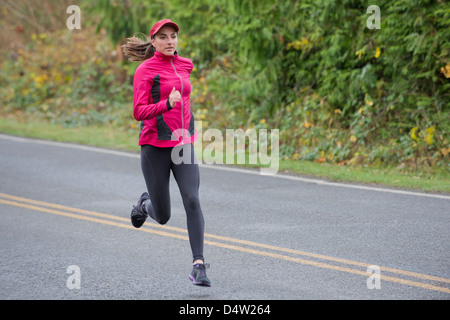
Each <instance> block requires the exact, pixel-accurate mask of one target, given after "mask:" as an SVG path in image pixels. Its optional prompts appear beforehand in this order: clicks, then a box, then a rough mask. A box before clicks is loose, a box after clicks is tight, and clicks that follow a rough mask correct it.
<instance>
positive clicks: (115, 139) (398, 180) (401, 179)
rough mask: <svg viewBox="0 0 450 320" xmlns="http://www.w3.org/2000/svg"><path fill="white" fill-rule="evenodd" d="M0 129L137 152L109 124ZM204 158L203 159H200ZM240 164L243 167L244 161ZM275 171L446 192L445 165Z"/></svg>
mask: <svg viewBox="0 0 450 320" xmlns="http://www.w3.org/2000/svg"><path fill="white" fill-rule="evenodd" d="M0 133H4V134H10V135H16V136H23V137H29V138H35V139H45V140H53V141H60V142H70V143H77V144H84V145H91V146H96V147H102V148H108V149H115V150H123V151H130V152H139V147H138V145H137V139H138V134H137V133H136V132H124V131H122V130H119V129H117V128H115V127H113V126H98V127H94V126H91V127H75V128H65V127H62V126H60V125H56V124H52V123H46V122H39V121H33V122H29V121H28V122H24V121H20V120H17V119H14V118H11V117H0ZM197 152H198V150H197ZM206 160H207V159H203V162H206ZM240 166H244V167H246V166H245V165H240ZM278 172H279V173H290V174H298V175H302V176H309V177H316V178H321V179H326V180H331V181H340V182H353V183H363V184H371V185H383V186H389V187H396V188H402V189H409V190H418V191H426V192H442V193H450V177H449V173H448V172H446V171H445V169H436V170H434V171H433V172H430V171H429V170H418V171H415V172H408V171H400V170H398V169H396V168H395V167H387V166H383V167H382V166H372V167H362V166H339V165H335V164H329V163H315V162H310V161H295V160H284V159H280V162H279V169H278Z"/></svg>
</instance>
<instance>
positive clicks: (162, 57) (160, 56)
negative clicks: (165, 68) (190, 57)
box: [154, 51, 178, 61]
mask: <svg viewBox="0 0 450 320" xmlns="http://www.w3.org/2000/svg"><path fill="white" fill-rule="evenodd" d="M154 56H155V58H156V59H158V60H164V61H170V60H171V59H172V58H174V59H177V58H178V52H177V51H175V54H174V55H173V56H166V55H165V54H163V53H161V52H159V51H155V55H154Z"/></svg>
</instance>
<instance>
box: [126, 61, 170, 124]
mask: <svg viewBox="0 0 450 320" xmlns="http://www.w3.org/2000/svg"><path fill="white" fill-rule="evenodd" d="M152 85H153V79H152V78H151V76H150V75H148V74H147V72H146V69H145V68H138V69H137V70H136V73H135V75H134V82H133V115H134V118H135V119H136V120H137V121H142V120H150V119H152V118H154V117H156V116H158V115H160V114H162V113H164V112H167V111H169V110H170V109H171V108H170V104H169V99H164V100H160V101H157V102H155V103H153V99H152V97H151V89H152Z"/></svg>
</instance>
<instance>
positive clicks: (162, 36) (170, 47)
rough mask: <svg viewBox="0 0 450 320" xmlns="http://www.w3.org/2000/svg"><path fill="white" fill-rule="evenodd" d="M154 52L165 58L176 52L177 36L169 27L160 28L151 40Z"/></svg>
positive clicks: (173, 29)
mask: <svg viewBox="0 0 450 320" xmlns="http://www.w3.org/2000/svg"><path fill="white" fill-rule="evenodd" d="M152 44H153V46H154V47H155V48H156V50H157V51H158V52H160V53H162V54H164V55H166V56H173V55H174V54H175V51H176V50H177V44H178V35H177V32H176V30H175V28H173V27H171V26H164V27H162V28H161V29H160V30H159V31H158V33H157V34H155V36H154V37H153V39H152Z"/></svg>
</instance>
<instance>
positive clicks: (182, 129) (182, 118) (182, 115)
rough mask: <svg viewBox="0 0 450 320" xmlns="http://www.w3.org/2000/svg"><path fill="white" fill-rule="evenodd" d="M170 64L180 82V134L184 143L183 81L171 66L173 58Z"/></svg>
mask: <svg viewBox="0 0 450 320" xmlns="http://www.w3.org/2000/svg"><path fill="white" fill-rule="evenodd" d="M170 64H171V65H172V67H173V71H175V74H176V75H177V77H178V78H180V82H181V133H182V135H183V137H182V138H183V141H184V103H183V79H181V77H180V76H179V74H178V72H177V69H176V68H175V65H174V64H173V58H172V59H170Z"/></svg>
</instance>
